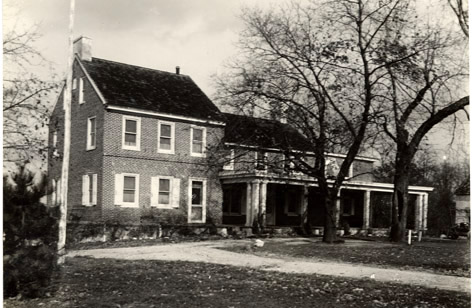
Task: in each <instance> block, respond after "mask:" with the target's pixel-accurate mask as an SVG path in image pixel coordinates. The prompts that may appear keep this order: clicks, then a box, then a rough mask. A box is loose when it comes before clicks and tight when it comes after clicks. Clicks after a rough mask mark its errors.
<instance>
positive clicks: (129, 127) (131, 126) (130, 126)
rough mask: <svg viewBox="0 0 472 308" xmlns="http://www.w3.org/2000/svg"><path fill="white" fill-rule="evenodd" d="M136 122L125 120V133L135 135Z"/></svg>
mask: <svg viewBox="0 0 472 308" xmlns="http://www.w3.org/2000/svg"><path fill="white" fill-rule="evenodd" d="M136 127H137V122H136V121H134V120H126V129H125V131H126V132H127V133H136V132H137V130H136Z"/></svg>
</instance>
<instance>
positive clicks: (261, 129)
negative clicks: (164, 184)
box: [224, 113, 313, 151]
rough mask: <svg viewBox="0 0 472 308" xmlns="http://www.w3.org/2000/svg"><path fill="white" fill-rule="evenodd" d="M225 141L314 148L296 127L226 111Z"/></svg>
mask: <svg viewBox="0 0 472 308" xmlns="http://www.w3.org/2000/svg"><path fill="white" fill-rule="evenodd" d="M224 116H225V119H226V120H225V121H226V128H225V142H229V143H237V144H242V145H249V146H256V147H261V148H276V149H282V150H287V149H292V150H298V151H311V150H313V148H312V145H311V143H310V142H309V141H308V140H307V139H306V138H305V137H304V136H303V135H301V134H300V133H299V132H298V131H297V130H296V129H295V128H293V127H291V126H290V125H288V124H284V123H281V122H279V121H275V120H268V119H261V118H254V117H249V116H244V115H236V114H231V113H225V114H224Z"/></svg>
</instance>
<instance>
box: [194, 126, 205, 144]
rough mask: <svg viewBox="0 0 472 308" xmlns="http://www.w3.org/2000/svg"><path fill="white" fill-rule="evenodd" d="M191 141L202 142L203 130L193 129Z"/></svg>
mask: <svg viewBox="0 0 472 308" xmlns="http://www.w3.org/2000/svg"><path fill="white" fill-rule="evenodd" d="M193 140H194V141H200V142H201V141H203V130H202V129H198V128H194V129H193Z"/></svg>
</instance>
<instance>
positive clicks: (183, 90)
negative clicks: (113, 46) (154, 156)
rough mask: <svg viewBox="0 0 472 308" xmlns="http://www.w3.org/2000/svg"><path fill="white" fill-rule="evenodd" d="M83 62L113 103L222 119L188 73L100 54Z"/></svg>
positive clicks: (168, 112)
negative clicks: (109, 59) (116, 59)
mask: <svg viewBox="0 0 472 308" xmlns="http://www.w3.org/2000/svg"><path fill="white" fill-rule="evenodd" d="M82 64H83V65H84V67H85V69H86V70H87V72H88V73H89V75H90V77H91V78H92V79H93V80H94V82H95V84H96V85H97V87H98V89H99V90H100V92H101V93H102V94H103V96H104V98H105V100H106V101H107V103H108V104H110V105H116V106H120V107H131V108H139V109H144V110H148V111H153V112H160V113H167V114H174V115H180V116H187V117H193V118H198V119H204V120H221V113H220V111H219V110H218V108H217V107H216V106H215V105H214V104H213V102H212V101H211V100H210V99H209V98H208V97H207V96H206V95H205V93H203V91H202V90H201V89H200V88H199V87H198V86H197V85H196V84H195V82H194V81H193V80H192V79H191V78H190V77H189V76H187V75H181V74H174V73H169V72H164V71H159V70H153V69H149V68H143V67H139V66H134V65H129V64H124V63H118V62H113V61H108V60H103V59H98V58H92V61H82Z"/></svg>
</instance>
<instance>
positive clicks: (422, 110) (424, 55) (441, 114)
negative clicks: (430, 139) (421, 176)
mask: <svg viewBox="0 0 472 308" xmlns="http://www.w3.org/2000/svg"><path fill="white" fill-rule="evenodd" d="M408 17H409V16H404V18H408ZM399 25H400V27H398V26H399ZM461 41H462V39H460V38H459V39H458V38H454V37H452V36H450V34H449V33H446V32H445V31H444V30H443V29H435V28H433V27H432V26H431V25H426V24H425V25H422V24H421V23H417V24H406V23H405V24H396V26H395V27H389V31H387V32H386V33H385V40H384V48H380V49H379V50H377V53H378V57H377V60H378V61H379V63H383V65H381V66H380V68H381V69H380V71H381V72H382V73H383V74H384V76H385V77H384V78H383V83H384V87H385V88H384V91H383V92H382V93H381V94H382V97H383V99H382V101H381V105H379V106H375V108H377V109H376V110H377V111H378V112H377V113H376V116H378V118H379V119H380V121H379V124H381V125H382V127H383V129H384V132H385V134H386V135H387V136H388V137H389V138H390V139H391V141H393V143H394V144H395V147H396V151H395V176H394V193H393V197H392V227H391V234H390V237H391V240H393V241H401V240H402V239H403V236H404V232H405V228H406V223H407V217H406V216H407V212H408V211H407V209H408V185H409V181H410V175H411V166H412V163H413V159H414V157H415V154H416V152H417V150H418V149H419V147H420V144H421V142H422V140H423V138H424V137H425V136H426V134H427V133H428V132H429V131H430V130H431V129H432V128H433V127H435V126H436V125H437V124H439V123H441V122H442V121H444V120H445V119H446V118H447V117H449V116H451V115H453V114H454V113H456V112H457V111H459V110H465V109H464V107H465V106H467V105H468V104H469V97H468V96H466V97H462V98H460V99H459V97H458V94H457V93H460V85H461V83H462V82H463V81H464V79H467V68H466V67H467V64H466V63H464V61H461V59H462V57H461V50H462V49H461ZM392 54H396V55H398V56H400V57H401V58H404V59H406V60H405V61H401V62H392V61H391V57H392Z"/></svg>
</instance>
